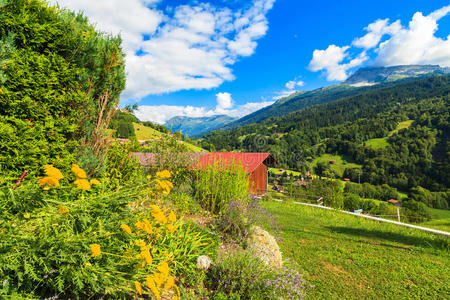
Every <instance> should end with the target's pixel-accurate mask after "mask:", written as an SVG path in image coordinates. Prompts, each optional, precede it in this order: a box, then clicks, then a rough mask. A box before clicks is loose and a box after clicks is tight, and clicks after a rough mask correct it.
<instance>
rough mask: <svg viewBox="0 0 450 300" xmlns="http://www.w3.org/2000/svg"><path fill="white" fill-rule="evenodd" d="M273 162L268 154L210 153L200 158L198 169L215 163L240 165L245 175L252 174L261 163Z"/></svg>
mask: <svg viewBox="0 0 450 300" xmlns="http://www.w3.org/2000/svg"><path fill="white" fill-rule="evenodd" d="M268 159H269V160H270V161H271V162H275V160H274V159H273V157H272V155H271V154H270V153H240V152H212V153H208V154H206V155H205V156H203V157H201V158H200V160H199V162H198V167H199V168H200V169H202V168H205V167H206V166H208V165H212V164H213V163H215V162H217V163H219V164H225V165H230V164H232V163H238V164H242V166H243V167H244V169H245V170H246V171H247V173H252V172H253V171H255V170H256V168H258V166H259V165H261V164H262V163H264V162H266V160H267V162H266V163H268V161H269V160H268Z"/></svg>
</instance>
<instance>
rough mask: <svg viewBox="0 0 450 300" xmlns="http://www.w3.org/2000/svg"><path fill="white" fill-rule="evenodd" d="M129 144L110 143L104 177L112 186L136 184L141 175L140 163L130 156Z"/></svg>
mask: <svg viewBox="0 0 450 300" xmlns="http://www.w3.org/2000/svg"><path fill="white" fill-rule="evenodd" d="M130 147H131V146H130V145H127V144H119V143H114V144H112V145H111V146H110V147H109V149H108V152H107V159H106V172H105V177H106V178H107V179H108V180H109V184H110V185H111V186H112V187H119V186H120V185H127V184H136V183H137V182H136V181H137V179H138V178H139V177H142V176H143V172H141V169H140V164H139V162H138V161H137V159H136V158H135V157H134V156H130V152H131V149H130Z"/></svg>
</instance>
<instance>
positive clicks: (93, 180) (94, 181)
mask: <svg viewBox="0 0 450 300" xmlns="http://www.w3.org/2000/svg"><path fill="white" fill-rule="evenodd" d="M90 183H91V184H95V185H100V184H102V183H101V182H100V181H98V180H97V179H91V181H90Z"/></svg>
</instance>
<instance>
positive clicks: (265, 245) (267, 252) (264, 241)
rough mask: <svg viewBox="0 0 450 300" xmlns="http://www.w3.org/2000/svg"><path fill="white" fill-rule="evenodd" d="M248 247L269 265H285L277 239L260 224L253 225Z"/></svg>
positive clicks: (278, 267)
mask: <svg viewBox="0 0 450 300" xmlns="http://www.w3.org/2000/svg"><path fill="white" fill-rule="evenodd" d="M247 243H248V249H249V250H250V251H251V252H252V253H253V254H254V255H255V256H256V257H258V258H259V259H260V260H261V261H263V262H264V263H265V264H266V265H267V266H271V267H273V268H276V269H281V268H282V267H283V257H282V255H281V251H280V247H278V243H277V241H276V239H275V238H274V237H273V236H272V235H270V233H268V232H267V231H265V230H264V229H262V228H261V227H259V226H253V227H252V229H251V234H250V235H249V236H248V238H247Z"/></svg>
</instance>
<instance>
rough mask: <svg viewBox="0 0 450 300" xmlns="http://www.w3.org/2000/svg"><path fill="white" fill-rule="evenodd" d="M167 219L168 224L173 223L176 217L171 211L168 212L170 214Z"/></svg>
mask: <svg viewBox="0 0 450 300" xmlns="http://www.w3.org/2000/svg"><path fill="white" fill-rule="evenodd" d="M167 218H168V219H169V221H170V222H172V223H173V222H175V221H176V220H177V216H176V215H175V213H174V212H173V210H172V211H170V214H169V215H168V216H167Z"/></svg>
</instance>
